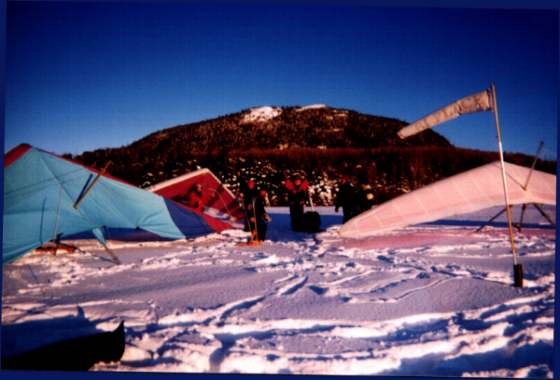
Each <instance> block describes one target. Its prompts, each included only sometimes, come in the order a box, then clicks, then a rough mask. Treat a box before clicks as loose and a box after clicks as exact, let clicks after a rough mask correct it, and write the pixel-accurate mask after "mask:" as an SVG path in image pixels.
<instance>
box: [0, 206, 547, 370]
mask: <svg viewBox="0 0 560 380" xmlns="http://www.w3.org/2000/svg"><path fill="white" fill-rule="evenodd" d="M548 210H549V211H550V212H551V213H552V214H553V216H555V212H554V208H552V209H551V208H549V209H548ZM319 211H320V212H321V214H322V222H323V227H324V228H325V229H326V231H324V232H322V233H319V234H316V235H313V234H304V233H294V232H292V231H291V230H290V228H289V217H288V215H287V210H286V209H285V208H275V209H272V210H271V214H272V217H273V221H272V223H271V225H270V226H269V233H268V236H267V240H266V242H265V243H264V244H263V245H262V246H259V247H250V246H242V245H239V243H240V242H242V241H244V240H245V239H246V237H247V234H246V233H244V232H242V231H226V232H224V233H222V234H220V235H218V234H214V235H210V236H207V237H201V238H198V239H196V240H194V241H176V242H144V243H128V242H127V243H123V242H112V243H111V247H112V249H113V251H114V252H115V253H116V254H117V255H118V256H119V258H120V259H121V261H122V262H123V264H122V265H113V264H112V263H110V262H109V261H108V260H105V259H104V257H105V255H104V253H103V250H102V249H101V248H100V247H99V246H98V244H97V243H96V242H94V241H79V242H76V244H77V245H79V247H80V248H81V250H83V251H84V252H85V253H74V254H59V255H58V256H56V257H53V256H51V255H48V254H29V255H27V256H25V257H24V258H22V259H20V260H19V261H16V262H15V263H12V264H9V265H7V266H5V267H4V276H3V278H4V285H3V292H4V294H3V306H2V324H3V327H4V331H3V332H4V334H3V335H4V339H5V340H6V341H5V345H4V347H3V349H6V350H10V352H13V353H16V352H21V351H23V350H25V349H29V348H32V347H34V346H37V345H39V344H44V343H45V342H46V341H48V340H49V339H60V338H61V337H64V336H71V335H72V334H77V331H78V329H79V328H80V326H81V328H82V330H83V331H86V330H88V329H89V330H90V331H94V330H110V329H114V328H115V327H116V326H117V325H118V323H119V322H120V321H121V320H124V321H125V325H126V335H127V342H126V350H125V353H124V356H123V358H122V360H121V361H120V362H119V363H110V364H104V363H102V364H97V365H96V366H95V367H94V370H103V371H105V370H108V371H158V372H167V371H173V372H224V373H231V372H242V373H295V374H378V375H451V376H477V377H478V376H493V377H502V376H507V377H510V376H513V377H552V368H553V331H554V327H553V326H554V252H555V232H554V230H553V229H546V228H544V227H538V226H535V225H533V226H532V227H534V228H527V229H524V230H523V232H521V233H517V234H516V243H517V246H518V249H519V256H520V262H521V263H522V264H523V267H524V271H525V286H524V287H523V288H522V289H518V288H514V287H512V286H511V284H512V273H511V271H512V259H511V254H510V253H509V252H510V251H509V242H508V239H507V235H506V229H504V228H503V227H501V226H494V227H489V228H486V229H485V230H483V231H482V232H480V233H475V232H473V231H474V229H475V225H476V222H475V221H477V220H478V221H480V220H487V219H489V218H490V217H491V216H492V215H493V214H494V213H495V211H496V210H488V211H486V212H485V213H478V214H473V215H470V216H466V217H462V218H456V219H455V220H448V221H441V222H438V223H435V224H426V225H421V226H415V227H409V228H406V229H403V230H398V231H395V232H392V233H389V234H386V235H384V236H377V237H374V238H369V239H363V240H341V239H340V238H339V237H338V234H337V230H338V228H339V223H340V222H341V216H340V214H335V213H334V210H333V209H332V208H321V209H320V210H319ZM525 221H527V222H530V223H537V222H539V223H540V222H541V218H540V216H539V215H538V214H537V213H536V212H534V211H533V210H531V212H530V213H529V215H527V216H526V217H525ZM536 227H538V228H536ZM39 325H40V326H43V327H45V326H46V327H48V328H49V329H50V331H52V332H53V333H52V334H49V335H45V336H39V334H37V331H38V330H36V327H37V326H39ZM11 331H14V332H17V337H18V339H17V340H16V339H14V338H13V335H14V334H11V335H10V332H11ZM55 331H56V333H55ZM55 337H56V338H55Z"/></svg>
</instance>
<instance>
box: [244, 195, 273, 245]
mask: <svg viewBox="0 0 560 380" xmlns="http://www.w3.org/2000/svg"><path fill="white" fill-rule="evenodd" d="M267 204H268V193H267V192H266V191H265V190H261V191H259V192H258V196H257V197H256V198H255V202H254V204H253V205H254V213H253V214H252V215H251V216H250V217H249V223H250V224H251V227H252V231H255V232H256V238H255V240H257V241H260V242H262V241H264V240H265V238H266V231H267V229H268V223H269V222H270V220H271V219H270V216H269V215H268V214H267V213H266V208H265V207H266V205H267Z"/></svg>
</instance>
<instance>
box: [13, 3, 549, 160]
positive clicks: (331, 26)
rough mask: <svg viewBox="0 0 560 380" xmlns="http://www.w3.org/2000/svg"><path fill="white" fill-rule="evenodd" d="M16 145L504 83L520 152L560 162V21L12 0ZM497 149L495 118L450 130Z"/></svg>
mask: <svg viewBox="0 0 560 380" xmlns="http://www.w3.org/2000/svg"><path fill="white" fill-rule="evenodd" d="M7 18H8V24H7V65H6V70H7V75H6V78H7V79H6V124H5V150H9V149H11V148H12V147H14V146H16V145H17V144H19V143H22V142H27V143H30V144H32V145H36V146H38V147H42V148H44V149H47V150H51V151H54V152H57V153H64V152H70V153H80V152H82V151H84V150H92V149H96V148H101V147H116V146H121V145H126V144H129V143H131V142H133V141H135V140H137V139H139V138H141V137H143V136H145V135H146V134H148V133H151V132H153V131H156V130H160V129H163V128H167V127H171V126H174V125H177V124H182V123H188V122H194V121H199V120H202V119H208V118H213V117H216V116H220V115H223V114H227V113H233V112H237V111H239V110H241V109H244V108H249V107H254V106H259V105H307V104H313V103H326V104H328V105H330V106H334V107H343V108H349V109H354V110H357V111H360V112H364V113H369V114H376V115H382V116H389V117H395V118H399V119H402V120H405V121H408V122H412V121H415V120H417V119H419V118H420V117H422V116H425V115H426V114H428V113H430V112H432V111H434V110H436V109H438V108H439V107H442V106H444V105H447V104H449V103H451V102H452V101H454V100H456V99H458V98H461V97H463V96H465V95H469V94H471V93H475V92H478V91H481V90H483V89H484V88H486V87H488V86H489V84H490V83H491V82H494V83H495V84H496V87H497V92H498V104H499V109H500V113H501V122H502V127H503V136H504V148H505V149H506V151H515V152H526V153H530V154H532V153H533V152H534V151H535V150H536V147H537V145H538V141H539V140H544V141H545V146H546V148H547V151H546V154H547V156H548V158H555V157H556V141H557V124H558V117H557V112H558V96H557V86H558V12H557V11H547V10H529V11H527V10H484V9H481V10H476V9H470V10H468V9H429V8H423V9H422V8H379V7H373V6H364V5H354V6H343V5H338V6H336V5H325V4H323V5H309V4H308V5H306V6H300V5H295V4H293V3H291V5H266V6H265V5H258V4H257V3H251V4H245V5H243V4H241V5H223V4H221V5H220V4H208V5H199V4H194V3H159V4H158V3H151V4H150V3H136V4H130V3H111V2H109V3H87V2H86V3H72V2H61V3H40V2H9V3H8V7H7ZM436 130H437V131H438V132H440V133H442V134H443V135H444V136H446V137H447V138H448V139H449V140H450V141H451V142H452V143H453V144H455V145H457V146H461V147H469V148H476V149H483V150H496V139H495V136H496V132H495V128H494V120H493V115H492V114H491V113H489V112H486V113H480V114H475V115H468V116H464V117H462V118H460V119H457V120H455V121H452V122H449V123H448V124H445V125H442V126H439V127H437V129H436Z"/></svg>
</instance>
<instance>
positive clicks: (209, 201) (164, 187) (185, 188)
mask: <svg viewBox="0 0 560 380" xmlns="http://www.w3.org/2000/svg"><path fill="white" fill-rule="evenodd" d="M196 185H200V186H201V188H202V194H201V197H200V202H201V204H202V207H201V208H202V209H203V212H202V215H203V217H204V218H205V220H206V221H207V222H208V223H209V224H210V226H211V227H213V228H214V229H216V230H217V231H218V232H220V230H224V229H227V228H232V227H241V225H240V223H239V221H241V220H242V219H243V218H244V217H245V214H244V212H243V210H242V209H241V206H240V204H239V202H238V200H237V199H236V197H235V195H233V193H232V192H231V191H230V190H229V189H228V188H227V187H225V186H224V185H223V184H222V183H221V182H220V180H219V179H218V178H217V177H216V176H215V175H214V174H213V173H212V172H211V171H210V170H208V169H200V170H196V171H194V172H191V173H187V174H184V175H182V176H179V177H176V178H173V179H170V180H167V181H164V182H161V183H158V184H157V185H154V186H152V187H149V188H147V189H146V190H149V191H152V192H154V193H156V194H159V195H161V196H162V197H165V198H167V199H170V200H173V201H175V202H177V203H179V204H181V205H184V206H187V207H192V205H190V204H189V203H190V199H189V198H190V196H191V194H192V192H193V191H194V190H195V186H196ZM197 199H198V198H197Z"/></svg>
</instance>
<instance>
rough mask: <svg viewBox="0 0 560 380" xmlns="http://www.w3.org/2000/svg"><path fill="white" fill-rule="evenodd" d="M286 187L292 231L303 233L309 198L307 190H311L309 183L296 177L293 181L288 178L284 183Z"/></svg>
mask: <svg viewBox="0 0 560 380" xmlns="http://www.w3.org/2000/svg"><path fill="white" fill-rule="evenodd" d="M284 186H285V187H286V190H287V192H288V204H289V205H290V223H291V226H292V230H294V231H301V229H302V220H303V211H304V207H305V201H306V200H307V197H308V195H307V190H308V188H309V182H307V180H306V179H302V178H301V177H299V176H294V177H293V178H292V179H289V178H287V179H286V180H285V181H284Z"/></svg>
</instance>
